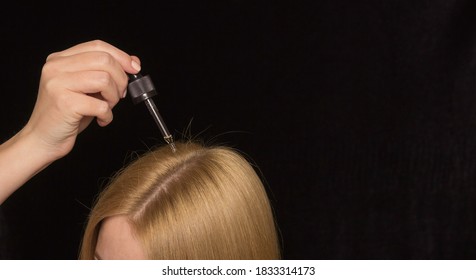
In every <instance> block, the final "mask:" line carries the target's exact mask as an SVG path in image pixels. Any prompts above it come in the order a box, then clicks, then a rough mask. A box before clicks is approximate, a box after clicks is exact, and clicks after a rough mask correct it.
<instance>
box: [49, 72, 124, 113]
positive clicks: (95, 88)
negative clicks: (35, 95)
mask: <svg viewBox="0 0 476 280" xmlns="http://www.w3.org/2000/svg"><path fill="white" fill-rule="evenodd" d="M46 87H47V88H46V90H47V92H53V93H55V94H63V92H64V91H71V92H75V93H81V94H83V95H88V94H96V93H99V94H100V95H101V97H102V99H104V101H106V102H107V104H108V106H109V108H113V107H114V106H115V105H116V104H117V102H119V99H120V97H119V96H118V94H117V92H118V88H117V85H116V84H115V83H114V80H113V79H112V77H111V76H110V75H109V73H108V72H105V71H81V72H73V73H65V74H62V75H58V76H56V77H55V78H53V79H51V80H49V82H48V84H47V85H46ZM61 89H64V90H61ZM90 98H93V97H90ZM95 99H97V98H95Z"/></svg>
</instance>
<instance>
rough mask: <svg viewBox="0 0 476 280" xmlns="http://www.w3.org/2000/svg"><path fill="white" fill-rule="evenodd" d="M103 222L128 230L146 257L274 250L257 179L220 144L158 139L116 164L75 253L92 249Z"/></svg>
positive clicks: (233, 255)
mask: <svg viewBox="0 0 476 280" xmlns="http://www.w3.org/2000/svg"><path fill="white" fill-rule="evenodd" d="M111 225H112V226H111ZM104 226H107V227H108V229H106V230H107V231H109V232H112V234H113V233H114V227H115V228H117V229H118V231H120V234H122V235H126V237H125V238H127V233H128V232H129V233H130V235H132V240H131V241H132V245H134V242H135V245H136V246H135V247H140V248H141V249H142V251H141V252H137V253H142V257H145V258H148V259H276V258H279V246H278V239H277V234H276V229H275V224H274V219H273V215H272V211H271V207H270V205H269V200H268V197H267V195H266V192H265V189H264V187H263V184H262V182H261V180H260V179H259V177H258V175H257V174H256V172H255V171H254V169H253V167H252V166H251V165H250V164H249V163H248V162H247V161H246V159H244V158H243V157H242V156H241V155H240V154H239V153H237V152H236V151H234V150H232V149H230V148H225V147H205V146H202V145H199V144H195V143H178V144H177V152H175V153H173V152H172V151H171V150H170V149H169V148H168V147H161V148H159V149H156V150H154V151H150V152H148V153H146V154H145V155H143V156H141V157H140V158H139V159H137V160H136V161H134V162H133V163H131V164H130V165H129V166H128V167H127V168H125V169H123V170H121V171H120V172H119V173H118V174H117V175H116V176H115V177H114V178H113V180H112V181H111V183H110V184H109V185H108V186H107V188H106V189H105V190H104V191H103V192H102V193H101V194H100V196H99V198H98V200H97V203H96V205H95V206H94V208H93V210H92V211H91V215H90V218H89V222H88V225H87V227H86V230H85V234H84V237H83V242H82V247H81V256H80V257H81V258H82V259H92V258H93V257H94V254H95V250H96V245H97V241H98V236H99V231H100V230H102V229H101V227H104ZM104 234H107V233H105V232H101V235H104ZM130 235H129V236H130ZM116 238H119V239H118V240H119V242H120V238H121V236H120V235H119V233H118V236H116ZM129 245H130V244H129ZM131 250H132V251H134V249H133V248H132V249H131ZM103 257H104V256H103ZM137 257H141V256H140V254H139V255H137ZM106 258H108V257H107V256H106Z"/></svg>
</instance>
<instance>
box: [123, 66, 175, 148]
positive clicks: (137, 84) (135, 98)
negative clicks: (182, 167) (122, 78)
mask: <svg viewBox="0 0 476 280" xmlns="http://www.w3.org/2000/svg"><path fill="white" fill-rule="evenodd" d="M128 76H129V85H128V86H127V91H128V92H129V94H130V96H131V98H132V102H133V103H134V104H139V103H141V102H144V103H145V106H146V107H147V109H149V112H150V114H151V115H152V118H153V119H154V121H155V123H156V124H157V126H158V127H159V130H160V132H161V133H162V136H163V137H164V140H165V142H166V143H167V144H168V145H169V146H170V148H171V149H172V151H173V152H174V153H175V151H176V150H177V148H176V147H175V144H174V139H173V137H172V135H171V134H170V132H169V130H168V129H167V126H165V122H164V120H163V119H162V117H161V116H160V114H159V110H158V109H157V106H155V103H154V100H152V97H153V96H155V95H157V91H156V90H155V86H154V83H152V80H151V78H150V76H149V75H145V76H142V74H140V73H137V74H128Z"/></svg>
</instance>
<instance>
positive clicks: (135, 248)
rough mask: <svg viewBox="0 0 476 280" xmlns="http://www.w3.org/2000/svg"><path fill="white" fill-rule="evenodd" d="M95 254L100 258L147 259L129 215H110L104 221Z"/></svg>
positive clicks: (96, 257)
mask: <svg viewBox="0 0 476 280" xmlns="http://www.w3.org/2000/svg"><path fill="white" fill-rule="evenodd" d="M94 255H95V256H94V257H95V259H98V260H145V259H147V256H146V254H145V253H144V250H143V249H142V246H141V244H140V242H139V240H137V238H136V237H135V235H134V234H133V229H132V227H131V226H130V224H129V221H128V219H127V217H126V216H123V215H116V216H112V217H108V218H106V219H104V220H103V221H102V223H101V228H100V230H99V235H98V240H97V244H96V252H95V254H94Z"/></svg>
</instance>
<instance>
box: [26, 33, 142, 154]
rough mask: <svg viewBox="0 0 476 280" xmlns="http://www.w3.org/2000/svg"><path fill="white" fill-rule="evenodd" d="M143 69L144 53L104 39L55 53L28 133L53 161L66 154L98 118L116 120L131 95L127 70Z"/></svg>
mask: <svg viewBox="0 0 476 280" xmlns="http://www.w3.org/2000/svg"><path fill="white" fill-rule="evenodd" d="M139 71H140V60H139V58H138V57H136V56H130V55H129V54H127V53H125V52H124V51H122V50H120V49H118V48H116V47H114V46H112V45H110V44H108V43H106V42H103V41H100V40H94V41H90V42H85V43H81V44H78V45H75V46H73V47H71V48H69V49H66V50H64V51H61V52H56V53H52V54H50V55H49V56H48V58H47V60H46V63H45V64H44V66H43V69H42V73H41V79H40V85H39V90H38V97H37V101H36V104H35V108H34V110H33V113H32V115H31V117H30V120H29V121H28V123H27V125H26V126H25V127H24V129H23V130H22V133H23V134H27V135H28V136H29V137H33V139H35V141H34V142H35V143H37V144H38V147H37V148H39V149H42V151H44V152H46V155H48V157H50V161H53V160H56V159H58V158H61V157H63V156H65V155H66V154H68V153H69V152H70V151H71V150H72V148H73V146H74V143H75V141H76V137H77V135H78V134H79V133H80V132H81V131H83V130H84V129H85V128H86V127H87V126H88V125H89V124H90V123H91V121H92V120H93V119H94V118H96V120H97V123H98V124H99V125H100V126H106V125H108V124H109V123H110V122H111V121H112V118H113V114H112V109H113V108H114V106H115V105H116V104H117V103H118V102H119V100H120V99H121V98H123V97H125V93H126V88H127V82H128V78H127V75H126V72H127V73H131V74H136V73H138V72H139Z"/></svg>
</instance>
